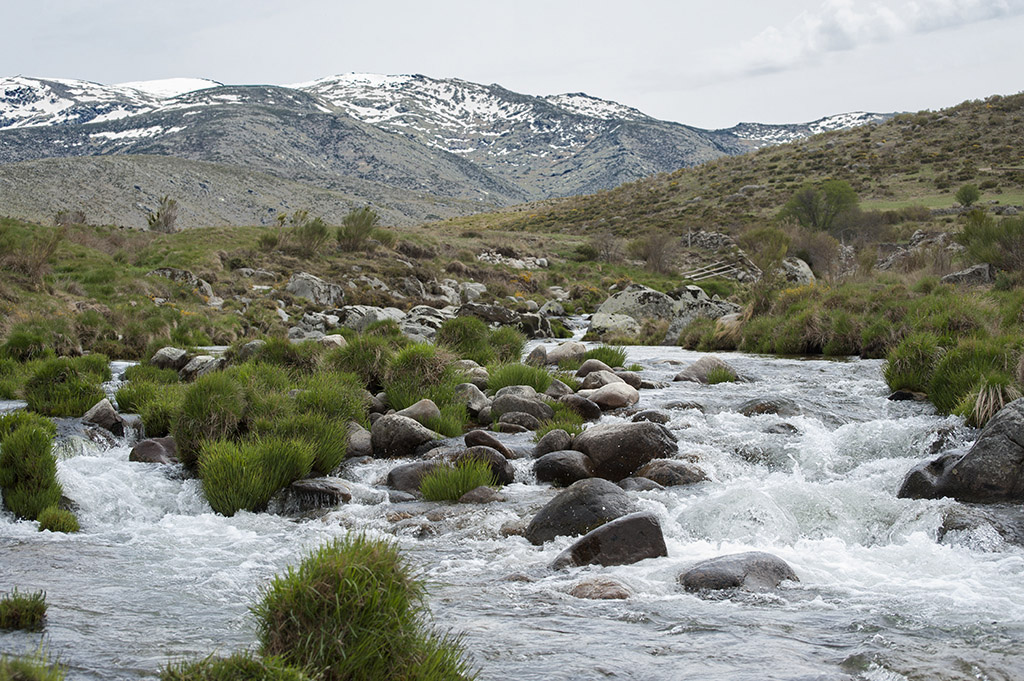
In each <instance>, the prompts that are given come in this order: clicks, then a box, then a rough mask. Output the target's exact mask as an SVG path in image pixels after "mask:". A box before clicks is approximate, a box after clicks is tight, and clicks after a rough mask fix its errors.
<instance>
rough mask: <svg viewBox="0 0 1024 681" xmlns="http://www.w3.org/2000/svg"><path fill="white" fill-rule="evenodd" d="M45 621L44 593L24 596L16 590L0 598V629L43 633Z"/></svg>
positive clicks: (38, 592) (39, 592)
mask: <svg viewBox="0 0 1024 681" xmlns="http://www.w3.org/2000/svg"><path fill="white" fill-rule="evenodd" d="M45 620H46V594H45V593H43V592H42V591H36V592H35V593H30V594H22V593H18V590H17V589H15V590H14V591H12V592H11V593H9V594H5V595H4V596H0V629H21V630H24V631H42V630H43V623H44V622H45ZM0 678H2V677H0Z"/></svg>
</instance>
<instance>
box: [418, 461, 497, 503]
mask: <svg viewBox="0 0 1024 681" xmlns="http://www.w3.org/2000/svg"><path fill="white" fill-rule="evenodd" d="M477 487H498V481H497V480H496V479H495V477H494V473H493V472H492V471H491V465H490V464H489V463H487V462H486V461H480V460H477V459H465V460H463V461H459V462H458V463H456V464H455V465H454V466H438V467H437V468H435V469H434V470H432V471H430V472H429V473H427V474H426V475H425V476H423V480H421V481H420V493H421V494H422V495H423V498H424V499H426V500H427V501H458V500H459V499H461V498H462V495H463V494H465V493H466V492H468V491H470V490H473V489H476V488H477Z"/></svg>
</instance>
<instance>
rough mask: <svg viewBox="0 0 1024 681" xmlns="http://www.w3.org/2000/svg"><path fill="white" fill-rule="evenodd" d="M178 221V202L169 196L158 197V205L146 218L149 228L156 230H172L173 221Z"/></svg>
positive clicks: (168, 231)
mask: <svg viewBox="0 0 1024 681" xmlns="http://www.w3.org/2000/svg"><path fill="white" fill-rule="evenodd" d="M177 221H178V202H177V201H175V200H174V199H172V198H171V197H170V196H162V197H161V198H160V204H159V207H158V208H157V209H156V212H154V213H150V214H149V217H148V218H146V222H147V223H148V224H149V228H150V229H151V230H153V231H156V232H167V233H170V232H173V231H175V230H174V223H175V222H177Z"/></svg>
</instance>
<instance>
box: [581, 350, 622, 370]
mask: <svg viewBox="0 0 1024 681" xmlns="http://www.w3.org/2000/svg"><path fill="white" fill-rule="evenodd" d="M583 359H584V361H585V360H588V359H596V360H600V361H602V362H604V363H605V364H607V365H608V366H610V367H613V368H614V367H621V366H625V365H626V348H623V347H619V346H613V345H601V346H599V347H596V348H591V349H590V350H587V351H586V352H585V353H583Z"/></svg>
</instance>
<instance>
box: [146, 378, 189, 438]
mask: <svg viewBox="0 0 1024 681" xmlns="http://www.w3.org/2000/svg"><path fill="white" fill-rule="evenodd" d="M184 400H185V386H184V385H180V384H179V385H174V386H170V385H168V386H164V387H163V388H161V389H160V390H158V391H157V392H156V393H155V394H154V395H153V399H151V400H149V401H148V402H143V403H142V404H140V405H139V416H140V417H141V418H142V427H143V428H144V429H145V433H146V437H163V436H165V435H169V434H170V433H171V429H172V427H173V425H174V423H175V421H177V419H178V415H179V414H181V407H182V404H183V403H184Z"/></svg>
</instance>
